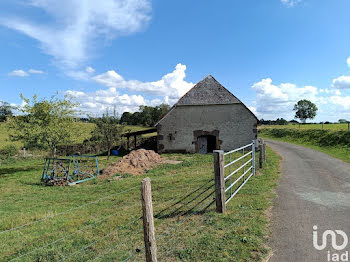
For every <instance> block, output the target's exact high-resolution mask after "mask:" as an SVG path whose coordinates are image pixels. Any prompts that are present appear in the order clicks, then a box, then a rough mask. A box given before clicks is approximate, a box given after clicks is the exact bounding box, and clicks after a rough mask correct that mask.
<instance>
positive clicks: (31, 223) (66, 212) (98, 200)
mask: <svg viewBox="0 0 350 262" xmlns="http://www.w3.org/2000/svg"><path fill="white" fill-rule="evenodd" d="M135 188H139V186H134V187H131V188H129V189H127V190H124V191H121V192H118V193H115V194H112V195H109V196H105V197H102V198H100V199H97V200H94V201H91V202H89V203H86V204H83V205H81V206H77V207H73V208H71V209H68V210H65V211H63V212H60V213H57V214H54V215H51V216H47V217H45V218H42V219H39V220H35V221H33V222H30V223H26V224H23V225H21V226H18V227H13V228H10V229H7V230H4V231H1V232H0V235H1V234H3V233H6V232H11V231H14V230H18V229H21V228H24V227H27V226H30V225H33V224H36V223H39V222H43V221H46V220H48V219H51V218H53V217H56V216H59V215H65V214H68V213H69V212H72V211H74V210H77V209H80V208H82V207H85V206H88V205H91V204H95V203H98V202H100V201H101V200H104V199H107V198H110V197H113V196H116V195H120V194H123V193H126V192H129V191H131V190H132V189H135Z"/></svg>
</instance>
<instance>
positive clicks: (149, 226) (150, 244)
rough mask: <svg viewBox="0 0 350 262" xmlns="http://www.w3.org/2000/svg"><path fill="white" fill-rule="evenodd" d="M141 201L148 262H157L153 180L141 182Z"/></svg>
mask: <svg viewBox="0 0 350 262" xmlns="http://www.w3.org/2000/svg"><path fill="white" fill-rule="evenodd" d="M141 200H142V213H143V233H144V240H145V251H146V262H156V261H157V245H156V238H155V234H154V220H153V207H152V191H151V179H150V178H149V177H147V178H145V179H143V180H142V182H141Z"/></svg>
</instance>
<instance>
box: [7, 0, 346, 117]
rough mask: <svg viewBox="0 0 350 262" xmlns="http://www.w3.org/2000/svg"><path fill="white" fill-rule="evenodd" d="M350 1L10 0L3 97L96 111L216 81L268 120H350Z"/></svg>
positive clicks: (163, 98)
mask: <svg viewBox="0 0 350 262" xmlns="http://www.w3.org/2000/svg"><path fill="white" fill-rule="evenodd" d="M349 10H350V1H348V0H337V1H331V0H268V1H261V0H235V1H232V0H222V1H210V0H201V1H190V0H177V1H167V0H154V1H151V0H103V1H95V0H84V1H81V0H60V1H56V0H3V1H1V2H0V58H1V59H0V91H1V92H0V100H2V101H7V102H9V103H13V104H20V103H21V100H20V97H19V94H20V93H23V94H24V95H25V96H26V97H31V96H32V95H34V94H38V95H39V97H50V96H51V95H53V94H55V93H56V92H59V94H60V95H64V94H69V95H71V96H73V97H74V98H75V99H76V100H78V101H79V102H80V104H81V107H82V109H83V110H84V111H85V112H88V113H90V114H91V113H93V114H99V113H101V112H104V111H105V110H106V109H108V108H113V106H116V107H117V109H118V111H119V112H120V113H121V112H123V111H135V110H137V108H138V107H139V106H140V105H157V104H160V103H169V104H173V103H175V102H176V101H177V99H178V98H179V97H181V96H182V95H183V94H184V93H185V92H186V91H187V90H189V89H190V88H191V87H192V86H193V85H194V84H195V83H196V82H198V81H199V80H201V79H202V78H204V77H205V76H206V75H207V74H212V75H213V76H214V77H215V78H216V79H217V80H218V81H219V82H221V83H222V84H223V85H224V86H225V87H226V88H228V89H229V90H230V91H231V92H232V93H233V94H235V95H236V96H237V97H238V98H239V99H241V100H242V101H243V102H244V103H245V104H246V105H247V106H248V107H249V108H251V109H252V111H254V112H255V113H256V115H257V116H258V117H259V118H265V119H274V118H277V117H284V118H287V119H288V120H290V119H293V111H292V109H293V104H294V103H295V102H296V101H298V100H300V99H304V98H305V99H309V100H311V101H313V102H314V103H316V104H317V106H318V108H319V112H318V115H317V117H316V119H315V121H326V120H328V121H337V120H338V119H340V118H347V119H350V15H349Z"/></svg>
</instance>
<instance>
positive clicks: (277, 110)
mask: <svg viewBox="0 0 350 262" xmlns="http://www.w3.org/2000/svg"><path fill="white" fill-rule="evenodd" d="M252 89H253V90H254V91H255V92H256V100H255V112H256V113H257V115H258V117H261V118H265V119H272V118H277V117H284V118H288V119H289V118H290V119H292V118H293V106H294V104H295V103H296V102H297V101H298V100H300V99H308V100H311V101H312V102H314V103H316V104H317V103H318V102H319V98H318V97H317V94H318V89H317V88H316V87H314V86H304V87H297V86H296V85H295V84H291V83H282V84H279V85H274V84H272V79H271V78H266V79H262V80H261V81H260V82H257V83H254V84H253V86H252Z"/></svg>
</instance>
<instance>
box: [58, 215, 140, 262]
mask: <svg viewBox="0 0 350 262" xmlns="http://www.w3.org/2000/svg"><path fill="white" fill-rule="evenodd" d="M139 219H140V217H137V218H136V219H134V220H132V221H130V222H128V223H126V224H124V225H120V226H118V227H117V230H114V231H112V232H110V233H108V234H107V235H105V236H104V237H101V238H99V239H97V240H95V241H94V242H92V243H90V244H88V245H86V246H85V247H83V248H81V249H79V250H78V251H75V252H73V253H72V254H70V255H69V256H63V258H62V259H60V260H59V261H64V260H65V259H66V258H68V257H72V256H75V255H76V254H78V253H80V252H82V251H84V250H85V249H87V248H89V247H91V246H93V245H94V244H96V243H98V242H100V241H101V240H104V239H106V238H107V237H109V236H111V235H113V234H115V233H116V232H117V231H118V230H119V229H120V228H122V227H126V226H129V225H132V224H134V223H136V222H137V220H139Z"/></svg>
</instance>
